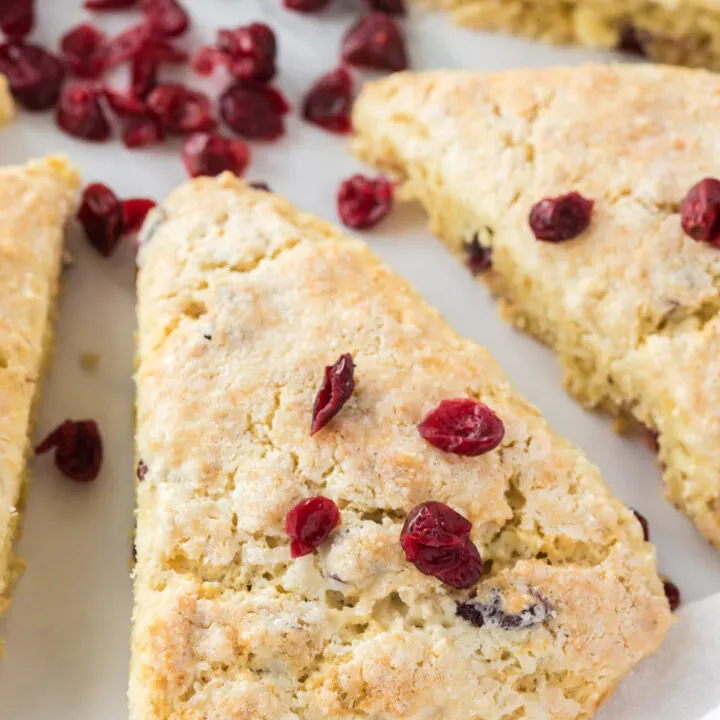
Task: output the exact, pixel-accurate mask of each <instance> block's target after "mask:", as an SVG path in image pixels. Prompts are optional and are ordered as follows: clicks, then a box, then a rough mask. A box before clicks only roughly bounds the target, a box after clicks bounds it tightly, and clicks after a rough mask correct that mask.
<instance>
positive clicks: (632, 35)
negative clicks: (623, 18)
mask: <svg viewBox="0 0 720 720" xmlns="http://www.w3.org/2000/svg"><path fill="white" fill-rule="evenodd" d="M646 36H647V33H646V32H643V31H640V30H638V29H637V28H636V27H635V26H634V25H625V26H624V27H623V28H622V29H621V30H620V38H619V39H618V43H617V46H616V47H617V49H618V50H620V51H621V52H626V53H628V54H630V55H637V56H638V57H645V58H646V57H647V56H648V54H647V50H646V49H645V44H646Z"/></svg>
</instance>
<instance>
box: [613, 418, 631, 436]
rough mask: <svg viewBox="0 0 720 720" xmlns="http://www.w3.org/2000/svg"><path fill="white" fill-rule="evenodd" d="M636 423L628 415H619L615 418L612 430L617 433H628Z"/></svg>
mask: <svg viewBox="0 0 720 720" xmlns="http://www.w3.org/2000/svg"><path fill="white" fill-rule="evenodd" d="M633 425H634V423H633V422H632V421H631V420H629V419H628V418H626V417H619V418H615V420H613V424H612V430H613V432H614V433H615V434H616V435H626V434H627V433H629V432H630V430H631V429H632V427H633Z"/></svg>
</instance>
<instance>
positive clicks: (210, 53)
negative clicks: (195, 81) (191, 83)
mask: <svg viewBox="0 0 720 720" xmlns="http://www.w3.org/2000/svg"><path fill="white" fill-rule="evenodd" d="M224 62H225V56H224V55H223V54H222V53H221V52H220V51H219V50H218V49H217V48H214V47H210V46H205V47H201V48H200V49H199V50H198V51H197V52H196V53H195V55H193V59H192V63H191V65H192V69H193V70H194V71H195V72H196V73H198V74H199V75H212V73H213V70H215V68H216V67H217V66H218V65H222V64H224Z"/></svg>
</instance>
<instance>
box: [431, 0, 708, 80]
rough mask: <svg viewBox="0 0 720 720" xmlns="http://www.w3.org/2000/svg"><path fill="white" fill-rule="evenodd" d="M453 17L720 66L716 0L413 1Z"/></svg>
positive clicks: (566, 40)
mask: <svg viewBox="0 0 720 720" xmlns="http://www.w3.org/2000/svg"><path fill="white" fill-rule="evenodd" d="M417 2H418V4H423V3H424V4H429V5H432V6H435V7H439V8H444V9H446V10H448V11H450V13H451V14H452V17H453V18H454V19H455V21H456V22H459V23H462V24H464V25H469V26H472V27H476V28H482V29H487V30H500V31H504V32H511V33H516V34H520V35H527V36H529V37H534V38H538V39H540V40H544V41H546V42H552V43H579V44H581V45H584V46H586V47H591V48H607V49H616V50H623V51H626V52H631V53H634V54H638V55H642V56H645V57H647V58H649V59H651V60H655V61H657V62H663V63H670V64H675V65H689V66H693V67H706V68H711V69H713V70H717V69H720V2H719V1H718V0H672V2H669V1H668V0H417Z"/></svg>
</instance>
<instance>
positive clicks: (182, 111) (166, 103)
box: [146, 84, 215, 134]
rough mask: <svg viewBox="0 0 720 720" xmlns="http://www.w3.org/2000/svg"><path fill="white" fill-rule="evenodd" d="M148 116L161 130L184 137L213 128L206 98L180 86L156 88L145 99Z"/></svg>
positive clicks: (210, 107) (169, 85)
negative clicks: (153, 119) (183, 135)
mask: <svg viewBox="0 0 720 720" xmlns="http://www.w3.org/2000/svg"><path fill="white" fill-rule="evenodd" d="M146 103H147V107H148V110H149V111H150V113H151V114H152V115H153V116H154V117H155V118H156V119H157V121H158V122H159V123H160V125H161V126H162V128H163V130H166V131H167V132H170V133H177V134H186V133H194V132H205V131H209V130H212V129H213V128H214V127H215V120H214V118H213V116H212V105H211V103H210V98H208V96H207V95H205V94H204V93H201V92H198V91H197V90H190V89H189V88H186V87H185V86H184V85H177V84H167V85H158V86H157V87H156V88H155V89H154V90H153V91H152V92H151V93H150V94H149V95H148V96H147V99H146Z"/></svg>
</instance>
